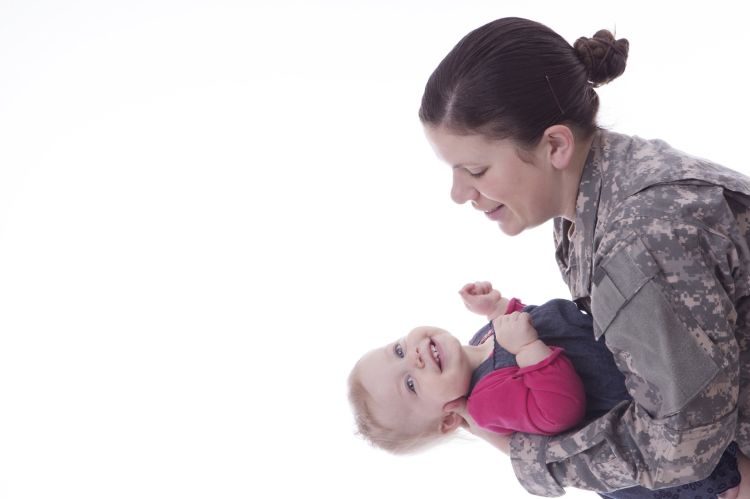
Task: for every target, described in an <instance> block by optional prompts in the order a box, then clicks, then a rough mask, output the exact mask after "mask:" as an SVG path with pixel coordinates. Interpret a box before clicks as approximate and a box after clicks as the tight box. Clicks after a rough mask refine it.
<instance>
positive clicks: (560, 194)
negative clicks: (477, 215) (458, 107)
mask: <svg viewBox="0 0 750 499" xmlns="http://www.w3.org/2000/svg"><path fill="white" fill-rule="evenodd" d="M425 133H426V135H427V138H428V140H429V142H430V144H431V145H432V148H433V150H434V151H435V152H436V154H437V156H438V157H439V158H440V159H441V160H442V161H444V162H445V163H447V164H449V165H451V166H452V168H453V187H452V189H451V198H452V199H453V201H455V202H456V203H459V204H463V203H466V202H467V201H471V205H472V206H473V207H474V208H476V209H477V210H480V211H483V212H484V213H485V214H486V215H487V217H488V218H489V219H490V220H492V221H495V222H497V223H498V225H499V226H500V229H501V230H502V231H503V232H504V233H506V234H508V235H510V236H515V235H517V234H519V233H520V232H521V231H523V230H524V229H527V228H532V227H536V226H538V225H540V224H542V223H544V222H546V221H547V220H549V219H550V218H553V217H558V216H567V217H572V216H573V215H574V213H575V205H574V203H572V202H571V200H574V199H575V193H576V192H577V191H578V179H579V178H580V171H579V170H580V165H583V162H584V160H585V154H586V152H585V151H586V150H585V148H575V147H573V142H574V138H573V135H572V133H571V132H570V129H568V128H566V127H551V128H550V129H548V130H547V131H546V132H545V134H544V137H543V139H542V141H541V142H540V143H539V144H538V145H537V146H535V147H533V148H531V149H528V150H524V149H521V148H520V146H519V145H518V143H517V142H515V141H512V140H509V139H507V140H492V139H489V138H487V137H485V136H484V135H480V134H457V133H454V132H453V131H452V130H451V129H450V128H447V127H444V126H432V125H430V126H427V127H426V128H425Z"/></svg>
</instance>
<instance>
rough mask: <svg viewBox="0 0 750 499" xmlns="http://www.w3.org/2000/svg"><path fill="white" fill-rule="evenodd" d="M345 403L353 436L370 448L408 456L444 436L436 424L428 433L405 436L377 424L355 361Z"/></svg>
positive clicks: (402, 433) (369, 395) (424, 448)
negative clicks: (348, 406)
mask: <svg viewBox="0 0 750 499" xmlns="http://www.w3.org/2000/svg"><path fill="white" fill-rule="evenodd" d="M349 403H350V404H351V406H352V411H354V420H355V422H356V425H357V432H356V433H357V435H359V436H360V437H362V438H363V439H365V440H366V441H368V442H369V443H370V444H371V445H373V446H375V447H378V448H380V449H383V450H386V451H388V452H390V453H392V454H409V453H413V452H417V451H423V450H427V449H428V448H430V447H432V446H433V445H435V444H436V443H438V442H440V441H442V440H443V438H444V437H446V436H447V435H446V434H444V433H442V432H440V429H439V427H438V425H437V424H435V425H434V426H435V429H434V430H432V431H429V430H426V431H423V432H420V433H416V434H413V435H409V434H406V433H404V432H403V431H399V429H397V428H389V427H387V426H385V425H384V424H382V423H380V422H379V421H378V420H377V418H376V417H375V415H374V414H373V407H375V405H376V404H375V400H373V397H372V395H371V394H370V392H368V391H367V388H365V385H364V383H362V378H361V373H360V369H359V362H357V364H356V365H355V366H354V369H352V372H351V373H350V374H349Z"/></svg>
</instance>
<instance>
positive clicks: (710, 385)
mask: <svg viewBox="0 0 750 499" xmlns="http://www.w3.org/2000/svg"><path fill="white" fill-rule="evenodd" d="M576 210H577V213H576V219H575V221H574V222H570V221H567V220H563V219H556V220H555V244H556V249H557V252H556V257H557V261H558V264H559V266H560V270H561V272H562V275H563V278H564V280H565V282H566V283H567V284H568V287H569V288H570V292H571V294H572V297H573V299H574V300H575V301H576V302H577V303H578V304H579V306H580V307H581V308H582V309H584V310H586V311H588V312H589V313H591V314H592V315H593V318H594V333H595V335H596V336H597V337H600V336H601V335H604V339H605V341H606V344H607V346H608V348H609V349H610V350H611V351H612V352H613V354H614V356H615V361H616V363H617V366H618V368H619V369H620V370H621V371H622V372H623V373H624V374H625V376H626V385H627V388H628V391H629V393H630V394H631V395H632V397H633V399H634V401H633V402H624V403H622V404H620V405H619V406H617V407H615V408H614V409H613V410H611V411H610V412H609V413H607V414H606V415H604V416H602V417H601V418H599V419H597V420H596V421H594V422H592V423H590V424H588V425H587V426H585V427H583V428H580V429H578V430H574V431H571V432H568V433H566V434H563V435H557V436H554V437H543V436H536V435H527V434H520V433H516V434H515V435H514V436H513V438H512V440H511V458H512V462H513V467H514V470H515V473H516V475H517V477H518V479H519V481H520V482H521V484H522V485H523V486H524V487H525V488H526V490H528V491H529V492H530V493H532V494H537V495H542V496H559V495H562V494H564V489H563V487H568V486H571V487H577V488H582V489H588V490H596V491H600V492H610V491H614V490H618V489H622V488H626V487H631V486H634V485H642V486H645V487H647V488H650V489H659V488H663V487H668V486H675V485H681V484H685V483H689V482H693V481H696V480H700V479H703V478H705V477H706V476H708V475H709V474H710V473H711V471H712V470H713V468H714V467H715V466H716V464H717V462H718V461H719V459H720V457H721V455H722V452H723V451H724V449H725V448H726V447H727V445H729V444H730V443H731V442H732V441H736V442H737V443H738V444H739V447H740V449H741V450H742V452H744V453H745V454H747V455H750V419H749V418H748V416H749V415H750V400H749V398H748V389H747V381H748V376H750V357H749V355H750V349H749V348H748V347H749V345H748V341H749V338H748V336H749V333H750V326H749V325H748V322H749V319H750V299H749V297H750V249H749V248H748V240H749V238H750V179H749V178H747V177H745V176H743V175H741V174H739V173H737V172H734V171H732V170H729V169H727V168H724V167H721V166H718V165H715V164H713V163H710V162H708V161H705V160H701V159H698V158H694V157H691V156H689V155H686V154H684V153H682V152H680V151H677V150H675V149H673V148H671V147H669V146H668V145H667V144H665V143H664V142H662V141H656V140H653V141H647V140H644V139H640V138H638V137H629V136H625V135H620V134H616V133H613V132H607V131H599V132H597V136H596V137H595V139H594V142H593V145H592V149H591V152H590V154H589V157H588V159H587V163H586V166H585V168H584V171H583V175H582V177H581V183H580V187H579V192H578V198H577V205H576Z"/></svg>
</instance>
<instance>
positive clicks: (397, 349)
mask: <svg viewBox="0 0 750 499" xmlns="http://www.w3.org/2000/svg"><path fill="white" fill-rule="evenodd" d="M393 352H394V353H395V354H396V356H397V357H398V358H399V359H403V358H404V349H403V348H401V345H399V344H398V343H396V344H395V345H393Z"/></svg>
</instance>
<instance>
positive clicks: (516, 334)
mask: <svg viewBox="0 0 750 499" xmlns="http://www.w3.org/2000/svg"><path fill="white" fill-rule="evenodd" d="M459 294H460V295H461V298H462V299H463V300H464V304H465V305H466V308H468V309H469V310H471V311H472V312H474V313H476V314H480V315H484V316H486V317H487V320H489V321H491V322H492V327H493V328H494V329H495V338H496V339H497V342H498V343H499V344H500V346H501V347H503V348H504V349H506V350H507V351H508V352H510V353H512V354H513V355H515V356H516V363H517V364H518V365H519V367H526V366H531V365H534V364H536V363H537V362H541V361H542V360H544V359H546V358H547V357H549V356H550V354H552V350H550V348H549V347H548V346H547V345H545V344H544V342H543V341H542V340H540V339H539V335H538V334H537V332H536V329H534V326H532V325H531V317H530V316H529V314H527V313H524V312H512V313H511V314H508V315H505V313H506V311H507V309H508V303H509V300H508V299H507V298H503V296H502V295H501V294H500V292H499V291H497V290H496V289H493V288H492V284H490V283H489V282H487V281H483V282H475V283H471V284H467V285H465V286H464V287H463V288H461V291H459Z"/></svg>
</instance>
